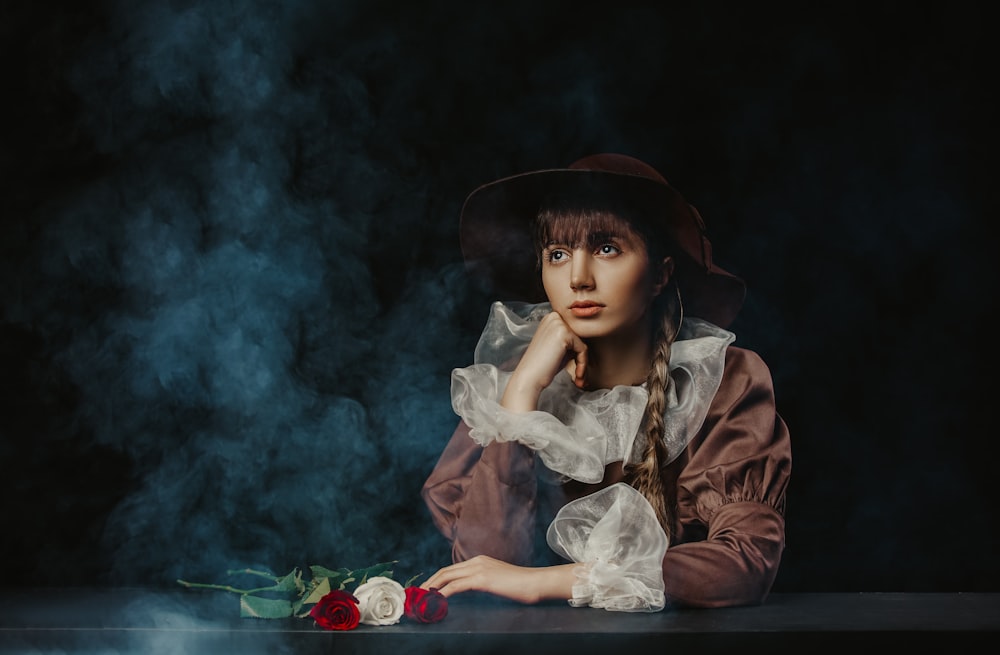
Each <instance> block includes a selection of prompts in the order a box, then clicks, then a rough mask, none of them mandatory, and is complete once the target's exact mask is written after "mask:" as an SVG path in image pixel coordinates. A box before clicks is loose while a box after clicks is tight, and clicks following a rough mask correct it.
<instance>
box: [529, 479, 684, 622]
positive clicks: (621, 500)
mask: <svg viewBox="0 0 1000 655" xmlns="http://www.w3.org/2000/svg"><path fill="white" fill-rule="evenodd" d="M546 538H547V541H548V543H549V546H550V547H551V548H552V550H554V551H555V552H556V553H558V554H559V555H561V556H562V557H564V558H566V559H568V560H571V561H574V562H578V563H580V564H581V565H582V566H579V567H576V569H574V573H575V574H576V576H577V582H576V583H575V584H574V585H573V598H572V599H570V601H569V604H570V605H572V606H574V607H597V608H603V609H606V610H611V611H619V612H657V611H659V610H661V609H663V608H664V606H665V605H666V600H665V596H664V591H663V590H664V585H663V556H664V554H665V553H666V551H667V535H666V534H665V533H664V532H663V529H662V528H661V527H660V524H659V522H658V521H657V520H656V513H655V512H654V511H653V508H652V506H650V504H649V502H648V501H646V499H645V498H644V497H643V496H642V494H640V493H639V492H638V491H636V490H635V489H634V488H632V487H630V486H629V485H627V484H624V483H617V484H614V485H611V486H610V487H607V488H605V489H602V490H601V491H598V492H596V493H593V494H591V495H589V496H585V497H583V498H580V499H577V500H575V501H572V502H570V503H568V504H566V505H565V506H563V508H562V509H560V510H559V513H558V514H557V515H556V518H555V520H554V521H553V522H552V524H551V525H550V526H549V529H548V533H547V535H546Z"/></svg>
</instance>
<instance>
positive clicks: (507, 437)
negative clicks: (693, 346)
mask: <svg viewBox="0 0 1000 655" xmlns="http://www.w3.org/2000/svg"><path fill="white" fill-rule="evenodd" d="M510 377H511V373H510V372H507V371H503V370H500V369H499V368H498V367H497V366H495V365H492V364H474V365H472V366H468V367H465V368H460V369H455V370H454V371H452V378H451V398H452V408H453V409H454V411H455V413H456V414H458V415H459V416H461V417H462V419H463V420H464V421H465V422H466V424H468V426H469V428H470V431H469V436H470V437H471V438H472V439H473V440H474V441H475V442H476V443H478V444H479V445H481V446H486V445H488V444H489V443H491V442H492V441H499V442H503V441H517V442H519V443H521V444H523V445H525V446H527V447H528V448H531V449H532V450H535V451H537V452H538V455H539V457H540V458H541V460H542V462H543V463H544V464H545V466H547V467H548V468H549V469H550V470H552V471H555V472H556V473H560V474H562V475H565V476H568V477H570V478H572V479H574V480H579V481H580V482H585V483H590V484H593V483H597V482H600V481H601V480H602V479H603V477H604V467H605V465H606V464H609V463H611V462H614V461H623V460H625V459H627V457H628V455H629V453H630V452H631V450H632V442H633V441H634V439H635V435H636V433H637V432H638V429H639V424H640V423H641V421H642V414H643V411H644V410H645V407H646V402H647V398H648V396H647V394H646V390H645V389H643V388H642V387H627V386H619V387H615V388H614V389H611V390H601V391H594V392H580V391H579V390H578V389H576V387H575V386H574V385H573V384H572V383H571V381H570V380H569V376H568V375H560V376H557V378H556V380H555V381H553V383H552V384H551V385H550V386H549V387H548V388H546V389H545V390H544V391H543V392H542V395H541V397H540V398H539V407H538V410H536V411H532V412H512V411H510V410H508V409H506V408H504V407H502V406H501V405H500V403H499V399H500V398H501V397H502V396H503V391H504V389H505V388H506V385H507V383H508V382H509V380H510Z"/></svg>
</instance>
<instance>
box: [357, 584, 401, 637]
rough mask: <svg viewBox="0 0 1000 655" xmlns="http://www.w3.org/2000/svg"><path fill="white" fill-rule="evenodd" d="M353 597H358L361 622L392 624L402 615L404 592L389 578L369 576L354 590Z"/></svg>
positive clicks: (397, 621)
mask: <svg viewBox="0 0 1000 655" xmlns="http://www.w3.org/2000/svg"><path fill="white" fill-rule="evenodd" d="M354 597H355V598H357V599H358V609H359V610H360V611H361V622H362V623H365V624H367V625H392V624H393V623H399V618H400V617H401V616H403V607H404V605H405V604H406V592H405V591H404V590H403V585H401V584H399V583H398V582H396V581H395V580H393V579H391V578H386V577H384V576H377V577H374V578H369V579H368V581H367V582H365V583H363V584H360V585H358V588H357V589H355V590H354Z"/></svg>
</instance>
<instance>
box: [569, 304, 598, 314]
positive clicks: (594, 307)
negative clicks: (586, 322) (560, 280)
mask: <svg viewBox="0 0 1000 655" xmlns="http://www.w3.org/2000/svg"><path fill="white" fill-rule="evenodd" d="M602 309H604V305H598V304H597V303H596V302H575V303H573V304H572V305H570V306H569V310H570V311H571V312H573V316H577V317H579V318H587V317H589V316H596V315H597V314H599V313H600V311H601V310H602Z"/></svg>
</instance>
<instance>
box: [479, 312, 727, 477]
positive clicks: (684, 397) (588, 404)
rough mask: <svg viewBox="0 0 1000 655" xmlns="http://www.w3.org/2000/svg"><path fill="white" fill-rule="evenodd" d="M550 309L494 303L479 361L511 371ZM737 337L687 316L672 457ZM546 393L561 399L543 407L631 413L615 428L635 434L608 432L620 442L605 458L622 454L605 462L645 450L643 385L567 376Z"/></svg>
mask: <svg viewBox="0 0 1000 655" xmlns="http://www.w3.org/2000/svg"><path fill="white" fill-rule="evenodd" d="M551 311H552V307H551V305H549V304H548V303H540V304H527V303H506V304H505V303H501V302H496V303H494V304H493V306H492V308H491V310H490V316H489V319H488V321H487V325H486V327H485V329H484V330H483V334H482V336H481V337H480V339H479V343H478V344H477V346H476V351H475V362H476V364H477V365H480V364H483V365H492V366H496V367H498V368H500V369H504V370H512V368H513V365H514V363H515V362H516V361H517V360H519V359H520V357H521V355H523V354H524V351H525V350H526V349H527V347H528V344H529V343H530V342H531V338H532V336H534V334H535V331H536V330H537V329H538V322H539V321H540V320H541V319H542V318H543V317H544V316H545V315H546V314H548V313H549V312H551ZM735 339H736V335H734V334H733V333H732V332H729V331H727V330H724V329H722V328H720V327H718V326H716V325H714V324H712V323H709V322H708V321H704V320H702V319H699V318H695V317H688V318H685V319H684V322H683V324H682V326H681V330H680V334H679V335H678V339H677V340H676V341H675V342H674V343H673V345H672V347H671V354H670V364H669V368H670V377H671V383H670V385H669V386H668V389H667V403H666V410H665V412H664V421H665V428H666V429H665V436H664V444H665V445H666V447H667V453H668V457H669V461H672V460H673V459H675V458H676V457H677V456H678V455H680V453H681V452H683V450H684V449H685V448H686V447H687V444H688V442H689V441H690V440H691V438H693V436H694V435H695V434H696V433H697V432H698V430H699V429H700V428H701V425H702V423H703V422H704V420H705V416H706V415H707V413H708V408H709V406H710V405H711V402H712V399H713V398H714V396H715V392H716V391H717V390H718V388H719V384H720V383H721V381H722V373H723V370H724V368H725V356H726V348H727V347H728V346H729V344H731V343H732V342H733V341H735ZM546 391H547V392H550V395H556V396H558V398H549V399H548V402H542V403H541V405H545V406H549V407H552V406H555V405H557V404H558V402H568V403H570V404H571V405H572V411H573V412H576V411H579V410H581V409H582V410H583V411H587V412H592V408H595V407H596V408H604V409H607V406H608V405H609V403H611V404H614V405H615V406H616V408H615V409H616V412H617V413H618V414H622V413H623V412H624V413H625V414H627V415H624V416H623V415H619V416H617V417H616V420H615V421H614V426H616V427H617V428H618V429H623V428H624V429H626V430H629V431H631V434H618V435H613V436H612V435H608V436H610V437H611V439H612V440H617V444H613V445H612V447H610V448H608V449H607V450H606V452H605V453H603V457H602V459H608V457H617V459H612V460H609V461H607V462H605V463H610V461H619V460H622V459H625V456H627V457H628V460H629V461H631V462H636V461H638V460H639V458H640V457H641V455H642V453H643V451H644V449H645V438H644V436H643V435H641V434H638V426H639V424H640V423H641V418H642V414H643V413H644V411H645V404H646V401H647V398H648V396H647V394H646V390H645V388H644V385H638V386H634V387H616V388H615V389H598V390H593V391H582V390H580V389H578V388H576V387H575V386H574V385H573V384H571V383H570V382H569V376H568V375H566V376H560V378H557V382H556V383H554V384H553V385H552V386H551V387H550V388H549V389H547V390H546ZM542 400H543V401H544V400H545V399H544V398H543V399H542ZM623 401H624V402H623ZM540 408H541V406H540ZM560 413H561V414H562V413H564V412H560ZM626 426H627V427H626ZM633 426H634V427H633ZM605 445H607V444H605ZM558 472H560V473H563V474H565V475H569V476H570V477H573V478H575V479H580V478H579V477H577V475H574V473H575V472H574V471H566V470H561V471H558Z"/></svg>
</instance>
